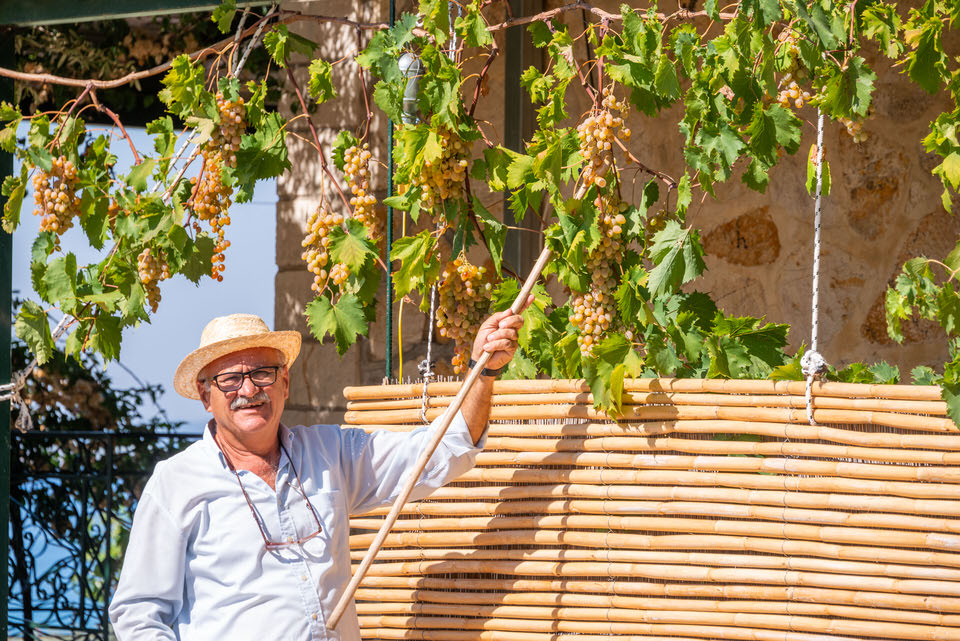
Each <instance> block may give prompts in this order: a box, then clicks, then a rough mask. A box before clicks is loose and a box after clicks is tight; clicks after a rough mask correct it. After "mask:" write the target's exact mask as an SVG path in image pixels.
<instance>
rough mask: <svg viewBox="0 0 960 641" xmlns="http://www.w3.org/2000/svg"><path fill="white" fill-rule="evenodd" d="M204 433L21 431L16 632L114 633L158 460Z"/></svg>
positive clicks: (96, 636) (16, 481)
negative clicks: (117, 596) (120, 584)
mask: <svg viewBox="0 0 960 641" xmlns="http://www.w3.org/2000/svg"><path fill="white" fill-rule="evenodd" d="M198 438H199V435H198V434H178V433H159V434H158V433H151V432H97V431H82V432H81V431H73V432H68V431H49V432H39V431H38V432H28V433H26V434H21V433H18V432H13V433H12V447H11V479H10V481H11V482H10V525H9V534H10V548H9V553H8V558H7V567H8V580H9V585H8V591H7V594H8V598H9V619H8V625H7V635H8V637H10V638H22V639H25V640H28V639H29V640H33V639H37V640H40V639H54V638H55V639H71V640H73V641H94V640H97V641H108V639H110V638H111V637H112V633H111V631H110V621H109V619H108V617H107V607H108V605H109V603H110V595H111V594H112V593H113V589H114V587H115V582H116V578H117V576H118V575H119V568H120V561H121V560H122V558H123V551H124V549H125V548H126V543H127V538H128V534H129V530H130V524H131V520H132V515H133V509H134V507H135V505H136V501H137V498H138V497H139V495H140V491H141V490H142V488H143V485H144V483H146V480H147V478H148V477H149V476H150V474H151V472H152V471H153V467H154V464H155V463H156V462H157V461H158V460H161V459H163V458H166V457H168V456H170V455H172V454H174V453H176V452H177V451H179V450H181V449H182V448H183V447H185V446H186V445H188V444H189V443H191V442H193V441H195V440H197V439H198Z"/></svg>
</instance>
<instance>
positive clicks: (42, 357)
mask: <svg viewBox="0 0 960 641" xmlns="http://www.w3.org/2000/svg"><path fill="white" fill-rule="evenodd" d="M13 329H14V331H15V332H16V334H17V336H18V337H19V338H20V339H21V340H22V341H23V342H25V343H26V344H27V347H29V348H30V351H31V352H33V354H34V356H36V357H37V363H38V364H39V365H43V364H44V363H46V362H47V361H48V360H50V358H51V357H52V356H53V349H54V345H53V335H52V334H51V333H50V323H49V322H48V321H47V312H45V311H44V310H43V308H42V307H40V306H39V305H38V304H36V303H35V302H33V301H30V300H28V301H24V302H23V303H22V304H21V305H20V311H19V312H18V313H17V320H16V322H15V323H14V325H13Z"/></svg>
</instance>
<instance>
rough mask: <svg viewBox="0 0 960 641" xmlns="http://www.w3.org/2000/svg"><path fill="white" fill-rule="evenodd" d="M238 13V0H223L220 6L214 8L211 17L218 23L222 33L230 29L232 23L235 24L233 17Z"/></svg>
mask: <svg viewBox="0 0 960 641" xmlns="http://www.w3.org/2000/svg"><path fill="white" fill-rule="evenodd" d="M236 14H237V0H223V1H222V2H221V3H220V6H219V7H217V8H216V9H214V10H213V15H211V16H210V19H211V20H213V22H215V23H216V25H217V29H219V30H220V33H227V32H228V31H230V25H232V24H233V17H234V16H235V15H236Z"/></svg>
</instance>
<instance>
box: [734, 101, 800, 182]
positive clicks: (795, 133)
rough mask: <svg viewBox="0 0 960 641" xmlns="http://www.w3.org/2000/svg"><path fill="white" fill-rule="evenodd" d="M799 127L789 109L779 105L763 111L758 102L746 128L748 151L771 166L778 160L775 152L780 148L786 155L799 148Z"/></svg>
mask: <svg viewBox="0 0 960 641" xmlns="http://www.w3.org/2000/svg"><path fill="white" fill-rule="evenodd" d="M800 125H801V121H800V119H799V118H797V116H796V115H795V114H794V113H793V112H792V111H790V110H789V109H784V108H783V107H782V106H780V105H779V104H775V105H771V106H770V107H769V108H766V109H765V108H764V107H763V104H762V103H759V102H758V103H757V105H756V107H755V108H754V111H753V117H752V118H751V119H750V125H749V126H748V127H747V134H748V135H749V136H750V140H749V146H750V150H751V151H752V152H753V155H755V156H756V157H757V158H759V159H760V160H761V161H763V162H765V163H767V165H768V166H773V165H775V164H776V162H777V160H778V157H777V151H778V149H779V148H780V147H783V149H784V151H786V152H787V153H788V154H793V153H794V152H796V151H797V148H798V147H799V146H800Z"/></svg>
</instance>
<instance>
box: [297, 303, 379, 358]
mask: <svg viewBox="0 0 960 641" xmlns="http://www.w3.org/2000/svg"><path fill="white" fill-rule="evenodd" d="M307 319H308V320H309V323H308V324H309V326H310V333H312V334H313V335H314V337H315V338H316V339H317V340H318V341H322V340H323V339H324V338H325V337H326V336H327V335H329V336H332V337H333V338H334V340H335V341H336V344H337V353H338V354H340V355H341V356H343V354H344V353H345V352H346V351H347V348H348V347H350V346H351V345H353V344H354V343H355V342H356V341H357V337H358V336H366V335H367V330H368V325H369V320H368V319H367V318H366V316H365V315H364V313H363V307H362V306H361V304H360V300H359V299H358V298H357V296H356V295H354V294H344V295H343V296H341V297H340V300H338V301H337V302H336V303H332V302H331V301H330V299H329V298H326V297H323V296H321V297H319V298H317V299H316V300H314V301H313V302H312V303H310V304H309V305H308V306H307Z"/></svg>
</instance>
